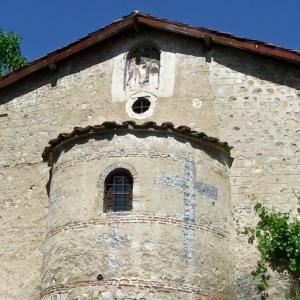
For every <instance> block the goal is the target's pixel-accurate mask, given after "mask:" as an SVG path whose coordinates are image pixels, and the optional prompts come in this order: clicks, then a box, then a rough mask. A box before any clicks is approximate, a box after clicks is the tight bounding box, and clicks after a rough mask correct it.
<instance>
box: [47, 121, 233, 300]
mask: <svg viewBox="0 0 300 300" xmlns="http://www.w3.org/2000/svg"><path fill="white" fill-rule="evenodd" d="M43 157H44V160H46V161H48V162H49V165H50V168H51V170H50V180H49V202H50V206H49V214H48V227H47V235H46V241H45V247H44V266H43V279H42V286H43V292H42V296H43V298H42V299H44V300H50V299H51V300H52V299H77V298H76V297H81V298H80V299H85V298H84V295H86V297H87V298H86V299H147V300H148V299H224V295H225V294H226V295H227V296H228V295H229V294H231V293H233V291H232V290H231V285H232V282H233V280H234V278H233V276H232V274H233V262H232V255H231V247H230V242H229V239H230V236H231V234H232V230H233V228H232V217H231V200H230V184H229V176H228V171H229V167H230V165H231V157H230V147H229V146H228V145H227V144H226V143H221V142H219V141H218V140H217V139H214V138H210V137H207V136H206V135H205V134H203V133H199V132H196V131H193V130H191V129H190V128H188V127H186V126H179V127H177V128H174V125H173V124H172V123H163V124H161V125H157V124H156V123H154V122H147V123H144V124H142V125H137V124H136V123H135V122H133V121H128V122H124V123H123V124H117V123H114V122H105V123H103V124H102V125H98V126H88V127H85V128H74V131H72V132H71V133H70V134H61V135H59V136H58V138H57V139H55V140H52V141H51V142H50V146H49V147H47V148H46V149H45V151H44V153H43ZM57 295H59V296H57ZM56 296H57V297H61V298H55V297H56ZM93 297H94V298H93ZM78 299H79V298H78Z"/></svg>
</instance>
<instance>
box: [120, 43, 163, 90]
mask: <svg viewBox="0 0 300 300" xmlns="http://www.w3.org/2000/svg"><path fill="white" fill-rule="evenodd" d="M159 70H160V51H158V50H157V49H155V48H154V47H152V46H143V47H138V48H136V49H135V50H133V51H132V52H131V53H130V54H129V55H128V57H127V62H126V77H125V78H126V82H125V87H126V89H129V90H139V89H141V88H143V87H145V86H147V87H152V88H158V86H159Z"/></svg>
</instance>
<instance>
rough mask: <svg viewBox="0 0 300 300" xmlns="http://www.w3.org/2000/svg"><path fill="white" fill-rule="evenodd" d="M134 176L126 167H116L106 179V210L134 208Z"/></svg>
mask: <svg viewBox="0 0 300 300" xmlns="http://www.w3.org/2000/svg"><path fill="white" fill-rule="evenodd" d="M132 185H133V178H132V176H131V174H130V172H129V171H128V170H126V169H116V170H114V171H113V172H111V173H110V174H109V175H108V176H107V178H106V179H105V192H104V193H105V194H104V212H110V211H126V210H131V209H132Z"/></svg>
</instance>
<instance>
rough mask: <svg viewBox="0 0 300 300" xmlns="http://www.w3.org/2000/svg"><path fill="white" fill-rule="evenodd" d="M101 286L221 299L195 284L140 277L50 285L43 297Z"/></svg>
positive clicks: (44, 291) (43, 292)
mask: <svg viewBox="0 0 300 300" xmlns="http://www.w3.org/2000/svg"><path fill="white" fill-rule="evenodd" d="M91 286H93V287H100V286H106V287H109V286H117V287H132V288H139V289H144V288H150V289H152V290H154V291H159V292H163V293H176V292H184V293H191V294H195V295H198V296H203V297H204V299H212V300H213V299H220V298H219V296H218V293H216V292H212V291H208V290H204V289H200V288H198V287H193V286H178V285H177V284H176V285H175V284H174V285H169V284H164V283H163V282H160V281H155V280H144V279H138V278H120V279H111V280H103V281H90V280H80V281H76V282H74V283H72V284H59V285H54V286H51V287H48V288H46V289H44V290H43V291H42V292H41V299H44V297H45V296H47V295H50V294H52V293H66V292H68V291H69V290H71V289H76V288H82V287H91Z"/></svg>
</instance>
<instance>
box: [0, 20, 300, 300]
mask: <svg viewBox="0 0 300 300" xmlns="http://www.w3.org/2000/svg"><path fill="white" fill-rule="evenodd" d="M138 18H142V17H141V16H140V17H138ZM145 18H146V17H145ZM126 20H127V19H125V21H124V22H127V21H126ZM137 22H138V21H137ZM152 22H154V21H152ZM155 22H158V21H157V20H156V21H155ZM155 22H154V23H153V24H154V25H155V24H156V23H155ZM116 24H117V26H119V25H118V24H119V23H116ZM126 24H127V23H126ZM154 25H153V26H154ZM124 26H125V25H124ZM149 26H150V25H149ZM149 26H148V27H147V26H142V27H141V28H137V27H136V26H135V27H134V26H132V30H131V29H130V30H129V29H128V30H127V29H126V30H127V31H126V30H125V29H124V31H123V32H122V34H118V35H116V36H110V38H109V39H106V40H104V41H102V42H101V43H100V42H99V43H96V42H95V43H94V44H90V46H89V48H88V49H86V50H85V51H82V52H80V54H74V55H71V53H70V52H68V53H69V54H70V56H68V57H66V58H65V59H64V60H63V61H60V62H59V63H57V64H54V65H52V67H51V68H50V69H52V71H51V70H49V68H48V67H47V68H44V69H41V70H36V71H35V72H34V73H32V74H31V75H28V76H26V77H24V78H23V79H22V80H21V79H20V80H19V81H16V82H12V83H11V84H10V85H8V86H6V87H3V88H1V89H0V135H1V146H0V191H1V193H0V208H1V214H0V226H1V234H0V243H1V247H0V264H1V268H0V298H1V299H5V300H21V299H22V300H24V299H30V300H39V299H43V300H54V299H55V300H58V299H59V300H69V299H70V300H71V299H72V300H75V299H76V300H96V299H97V300H99V299H140V300H141V299H147V300H150V299H186V300H191V299H258V297H259V296H258V293H257V290H256V288H255V283H254V282H253V280H252V279H251V271H252V270H253V268H254V266H255V263H256V259H257V251H256V248H255V246H254V245H249V244H248V241H247V238H245V236H244V235H243V234H242V231H243V228H244V226H246V225H251V224H254V223H255V222H256V219H255V214H254V211H253V206H254V204H255V202H256V201H261V202H263V203H264V204H265V205H266V206H268V207H270V208H274V209H276V210H279V211H284V212H289V211H291V213H295V211H296V197H297V195H299V186H300V176H299V174H300V150H299V142H300V126H299V120H300V91H299V90H300V70H299V66H298V65H296V64H294V63H288V62H287V61H285V60H282V59H272V58H270V57H268V56H263V55H259V54H254V53H251V52H249V51H245V50H241V49H237V48H234V47H231V46H230V47H229V46H225V45H221V44H218V43H212V45H211V46H209V44H208V43H207V42H206V43H205V42H204V41H203V40H202V39H198V38H194V37H192V36H185V35H183V34H180V33H179V32H177V33H172V32H171V31H164V30H159V29H157V28H154V27H151V28H150V27H149ZM174 26H175V25H174ZM182 26H183V25H182ZM124 28H125V27H124ZM126 28H128V27H126ZM134 28H135V29H134ZM103 36H104V35H99V36H97V38H100V37H103ZM145 45H146V46H147V47H148V48H149V47H150V46H149V45H151V47H154V48H155V49H157V51H159V58H160V61H159V73H158V72H157V61H156V67H155V66H154V63H153V61H151V60H145V62H144V65H145V66H148V67H149V65H150V64H152V65H151V66H152V69H151V68H148V69H146V68H144V69H142V68H141V69H138V68H139V67H140V65H138V66H137V65H133V64H129V63H127V62H128V61H130V62H132V61H133V62H134V60H132V55H133V54H132V53H134V49H137V48H138V47H146V46H145ZM259 47H262V46H259ZM259 47H258V48H259ZM148 48H147V49H148ZM151 49H152V48H151ZM258 50H259V49H258ZM258 50H257V51H258ZM144 52H145V51H144ZM130 55H131V56H130ZM295 55H296V54H295ZM51 57H52V56H50V57H49V58H51ZM130 68H131V69H130ZM134 68H135V69H134ZM155 68H156V69H155ZM153 69H155V71H151V70H153ZM134 70H136V73H134V74H135V76H140V77H137V79H136V81H135V82H141V87H139V86H135V87H134V88H135V89H136V90H131V89H130V90H129V89H127V87H126V85H125V78H124V76H126V72H129V71H130V72H134ZM21 71H22V70H21ZM21 71H17V72H21ZM138 71H139V72H140V73H138ZM22 72H23V71H22ZM147 72H148V73H147ZM151 72H152V73H151ZM154 72H156V73H155V76H156V77H155V78H156V85H155V86H153V85H152V86H151V85H150V84H148V82H151V78H152V77H151V76H153V73H154ZM17 74H20V73H16V75H14V76H19V75H17ZM10 76H12V75H10ZM157 76H159V77H157ZM10 78H12V77H9V79H10ZM157 78H158V79H159V80H158V81H157ZM4 80H8V79H5V78H4V79H0V84H1V82H4ZM137 80H140V81H137ZM147 80H148V81H147ZM157 82H158V83H159V84H158V85H157ZM139 97H145V98H146V99H148V101H149V103H150V104H149V110H148V111H147V112H145V113H142V114H137V113H136V112H134V111H133V109H132V104H133V103H134V101H135V99H137V98H139ZM127 103H128V104H127ZM126 120H136V121H137V123H139V124H140V123H143V122H146V121H155V122H156V123H157V124H162V123H163V122H172V123H174V124H175V126H179V125H184V126H186V127H190V128H192V129H193V130H195V131H196V132H205V133H206V134H207V135H208V136H213V137H217V138H219V139H220V140H221V141H223V142H227V143H228V144H229V145H230V146H232V147H233V149H232V150H231V156H232V158H233V162H232V165H231V163H228V162H229V159H228V157H227V156H226V155H225V154H224V153H223V152H222V149H221V148H222V147H219V148H218V149H213V147H211V144H209V143H208V144H204V143H202V142H201V143H197V142H196V141H195V139H194V138H193V139H192V138H186V137H185V134H184V130H185V129H184V128H182V132H183V133H182V134H177V135H176V134H172V132H169V133H166V132H167V131H166V132H165V131H161V132H159V130H156V131H155V129H153V128H152V129H151V128H150V129H149V131H148V132H141V130H140V129H132V128H131V127H130V126H129V127H128V128H127V129H126V130H125V129H124V130H123V131H122V130H121V131H120V130H119V131H118V130H115V131H109V130H108V132H107V133H106V134H101V135H96V136H89V135H87V136H85V137H81V138H80V139H77V140H76V142H74V143H73V144H72V143H71V144H68V143H66V144H63V145H62V146H61V148H58V149H57V153H56V157H54V158H53V161H52V165H51V167H49V166H47V163H45V162H43V160H42V156H41V155H42V152H43V150H44V148H45V146H47V144H48V142H49V141H50V140H52V139H53V138H55V137H57V136H58V134H60V133H65V132H72V130H73V128H74V127H75V126H79V127H85V126H87V125H95V124H102V123H103V122H104V121H115V122H117V123H119V124H121V123H122V122H123V121H126ZM150 127H151V126H150ZM139 130H140V131H139ZM190 162H193V168H194V167H195V170H196V172H195V173H193V174H195V176H194V175H193V176H191V177H192V181H193V182H194V185H193V188H191V192H192V196H191V198H190V199H192V201H193V202H195V205H194V204H193V205H192V206H193V209H194V210H193V213H192V215H193V217H192V222H189V223H191V224H187V222H186V218H185V215H186V214H187V211H188V210H187V208H186V207H185V201H184V200H185V199H186V196H184V195H183V194H184V191H183V189H180V188H179V189H177V188H174V187H173V186H168V185H166V184H156V183H155V178H157V177H156V176H157V174H170V176H176V175H177V176H179V177H178V178H181V180H183V181H184V179H183V178H185V177H184V176H183V175H182V174H183V170H184V168H185V166H187V164H190ZM118 164H119V165H120V166H129V169H130V170H135V171H136V174H135V175H134V183H133V209H132V210H131V211H129V212H124V213H120V212H111V213H103V195H101V193H99V191H103V184H104V183H103V180H99V178H100V177H101V174H103V172H105V170H107V169H112V170H113V169H114V167H113V166H116V165H118ZM186 181H188V180H187V179H186ZM197 183H198V184H200V183H203V184H205V185H207V187H209V188H208V189H207V190H206V191H207V192H206V193H204V195H203V193H199V189H198V188H196V185H197ZM214 187H215V188H217V189H218V200H217V201H212V200H214V198H215V195H216V192H215V191H216V190H215V189H214ZM200 190H201V188H200ZM202 192H203V190H202ZM49 196H50V198H49ZM194 216H195V221H194ZM116 228H117V231H116ZM185 232H189V233H192V238H191V239H190V238H188V239H187V240H185V239H184V233H185ZM109 236H110V237H111V238H112V239H113V240H111V239H109ZM122 237H123V238H122ZM125 237H126V238H125ZM189 237H190V235H189ZM119 239H120V240H119ZM190 240H191V241H190ZM97 241H98V242H97ZM189 241H190V242H191V243H190V244H189ZM186 243H188V244H189V247H192V248H187V247H186ZM112 245H115V247H112ZM111 248H114V249H113V253H112V252H111ZM188 249H194V250H193V251H192V252H190V250H188ZM191 253H192V254H193V264H191V263H189V262H188V261H187V260H185V259H184V258H185V255H187V256H188V257H190V255H191ZM99 274H101V275H102V276H103V280H97V276H98V275H99ZM286 286H287V282H286V278H283V277H280V276H279V275H276V274H274V276H272V279H271V285H270V288H269V290H268V293H269V295H270V299H284V298H285V295H286Z"/></svg>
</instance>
